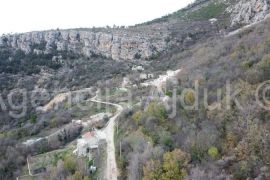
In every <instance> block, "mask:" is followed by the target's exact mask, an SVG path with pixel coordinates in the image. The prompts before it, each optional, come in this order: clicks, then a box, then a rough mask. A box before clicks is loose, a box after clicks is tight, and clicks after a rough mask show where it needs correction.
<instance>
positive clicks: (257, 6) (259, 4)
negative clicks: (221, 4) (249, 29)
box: [227, 0, 270, 26]
mask: <svg viewBox="0 0 270 180" xmlns="http://www.w3.org/2000/svg"><path fill="white" fill-rule="evenodd" d="M227 11H228V12H229V13H231V25H232V26H234V25H237V24H250V23H254V22H258V21H261V20H263V19H264V18H265V17H266V15H267V14H269V12H270V0H240V1H239V2H237V3H236V4H235V5H232V6H230V7H229V8H228V9H227Z"/></svg>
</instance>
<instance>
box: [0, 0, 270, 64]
mask: <svg viewBox="0 0 270 180" xmlns="http://www.w3.org/2000/svg"><path fill="white" fill-rule="evenodd" d="M213 3H214V4H215V3H223V4H224V6H226V7H228V8H227V9H226V11H227V13H229V15H230V21H231V26H235V25H239V24H240V25H242V24H250V23H253V22H257V21H260V20H262V19H264V18H265V17H266V15H267V14H268V13H269V12H270V0H240V1H235V0H224V1H223V0H218V1H213V0H198V1H196V3H194V4H193V5H190V6H189V7H187V8H186V9H185V11H190V12H195V11H199V9H200V8H202V7H206V6H210V7H211V8H208V11H211V12H209V13H210V14H211V13H212V14H213V12H215V14H224V12H221V13H216V11H217V10H218V9H213V8H217V7H218V6H213ZM221 9H223V8H221ZM221 9H220V10H221ZM222 11H224V10H222ZM200 13H203V12H200ZM197 15H198V14H197ZM204 15H205V14H204ZM191 17H192V16H191ZM207 17H208V16H207ZM217 21H218V22H219V21H222V19H219V17H217ZM217 26H218V25H215V24H213V22H209V19H203V20H200V21H198V20H192V19H189V20H187V19H185V20H183V19H180V18H179V19H177V18H176V19H173V20H172V19H168V21H166V23H162V22H159V23H156V24H151V25H142V26H135V27H130V28H99V29H73V30H51V31H43V32H29V33H25V34H13V35H4V36H2V37H0V47H8V48H13V49H20V50H22V51H24V52H25V53H26V54H29V53H34V54H50V53H52V52H54V53H55V52H56V53H57V52H73V53H75V54H78V55H83V56H86V57H91V56H96V55H98V56H102V57H106V58H110V59H113V60H134V59H142V60H147V59H151V58H152V57H156V56H157V55H159V54H160V53H163V52H166V51H168V50H169V49H170V48H171V47H176V46H177V47H181V48H182V47H183V46H186V45H190V44H194V43H195V42H196V41H197V40H201V39H207V38H208V37H210V36H213V35H214V34H216V33H217V32H221V30H222V29H219V28H218V27H217ZM175 45H176V46H175Z"/></svg>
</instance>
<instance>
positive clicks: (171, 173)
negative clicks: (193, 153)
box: [161, 149, 190, 180]
mask: <svg viewBox="0 0 270 180" xmlns="http://www.w3.org/2000/svg"><path fill="white" fill-rule="evenodd" d="M189 161H190V156H189V155H188V154H186V153H185V152H183V151H181V150H180V149H175V150H174V151H172V152H167V153H165V154H164V155H163V166H162V167H163V173H162V175H161V179H162V180H172V179H175V180H181V179H184V178H185V176H186V175H187V172H186V170H185V166H186V165H187V164H188V163H189Z"/></svg>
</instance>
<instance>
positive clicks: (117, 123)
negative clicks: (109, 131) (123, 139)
mask: <svg viewBox="0 0 270 180" xmlns="http://www.w3.org/2000/svg"><path fill="white" fill-rule="evenodd" d="M118 125H119V122H118V121H117V122H116V134H117V135H118V132H119V131H118Z"/></svg>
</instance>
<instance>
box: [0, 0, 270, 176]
mask: <svg viewBox="0 0 270 180" xmlns="http://www.w3.org/2000/svg"><path fill="white" fill-rule="evenodd" d="M269 5H270V1H268V0H250V1H249V0H240V1H236V0H197V1H195V3H194V4H191V5H189V6H188V7H186V8H184V9H181V10H179V11H177V12H175V13H173V14H170V15H168V16H165V17H162V18H158V19H155V20H153V21H151V22H146V23H143V24H139V25H135V26H132V27H115V28H109V27H108V28H92V29H69V30H59V29H57V30H48V31H42V32H29V33H22V34H7V35H3V36H1V37H0V81H1V83H0V120H1V121H0V179H3V180H5V179H8V180H9V179H14V178H15V177H17V176H21V175H24V173H25V170H24V169H23V168H22V167H23V166H25V165H26V164H27V157H28V156H29V155H37V154H43V155H44V154H46V152H49V151H52V150H55V149H59V148H65V147H66V146H68V145H71V146H72V143H70V142H72V141H74V139H76V138H78V137H80V135H81V131H82V127H81V125H79V126H76V127H75V128H74V126H73V125H72V124H73V121H72V120H77V119H83V120H87V119H89V116H90V115H94V114H97V113H101V112H104V111H105V109H106V108H107V107H103V106H101V107H100V108H95V106H93V104H92V103H89V98H90V97H94V96H95V97H96V95H97V93H96V92H100V93H101V98H104V101H110V102H114V103H119V104H121V105H123V106H124V107H126V110H125V111H124V113H123V114H122V117H121V118H120V119H119V123H118V126H117V127H118V129H117V135H116V140H115V141H116V142H115V143H116V144H117V146H116V151H117V152H116V154H117V163H118V171H119V175H120V177H119V178H120V179H145V180H148V179H150V180H151V179H184V178H187V179H247V178H257V179H269V177H270V176H269V173H270V172H269V168H270V167H269V161H270V157H269V153H270V152H269V146H270V143H269V137H268V136H269V134H270V125H269V123H268V121H267V119H268V118H269V112H268V111H267V110H266V109H263V108H259V107H258V106H256V105H255V103H254V101H253V100H254V99H255V98H254V97H253V96H252V95H253V93H254V92H256V87H257V86H258V85H260V83H262V82H264V81H267V80H269V75H270V73H269V68H270V63H269V54H270V48H269V47H270V32H269V25H270V22H269V19H267V16H268V13H269V11H270V6H269ZM149 13H151V12H149ZM263 20H264V21H263ZM261 21H262V22H261ZM254 23H255V24H254ZM250 24H254V26H251V27H247V26H246V25H250ZM237 29H238V30H239V29H240V30H241V31H234V30H237ZM232 31H233V32H235V33H233V34H234V35H231V34H229V33H230V32H232ZM179 69H181V70H179ZM167 70H178V71H177V72H180V73H179V74H178V75H177V76H176V77H175V79H173V80H172V81H168V82H167V83H166V85H164V82H163V80H164V77H166V75H163V76H161V77H160V78H157V80H156V81H155V78H156V76H158V75H160V74H164V72H166V71H167ZM168 73H169V74H170V71H169V72H168ZM148 79H153V81H154V82H157V83H153V84H158V89H159V90H160V89H166V92H164V93H163V92H162V93H161V92H157V94H158V97H152V94H155V93H156V92H155V91H154V92H152V90H153V89H156V88H157V87H152V85H153V84H152V85H151V81H150V80H149V81H150V82H149V81H148ZM160 79H161V80H160ZM165 79H166V80H167V78H165ZM159 80H160V81H161V82H160V81H159ZM145 81H146V82H145ZM195 81H196V82H198V83H199V85H200V86H199V89H198V91H199V92H200V94H204V92H203V91H204V90H205V89H207V91H208V95H209V96H208V99H207V103H208V104H209V105H210V106H209V107H205V106H204V105H205V104H204V102H201V101H200V102H199V103H198V105H199V107H198V109H195V110H194V109H192V110H186V109H184V107H183V106H182V104H181V98H180V97H178V95H181V93H182V92H183V89H185V88H191V89H194V87H196V86H195V85H194V82H195ZM227 81H230V82H231V86H232V87H233V89H234V88H235V89H237V88H240V90H241V92H240V94H237V98H238V99H239V102H240V104H243V105H244V106H243V108H242V109H237V108H236V106H237V102H232V103H231V104H229V105H231V109H225V108H221V109H220V110H214V111H210V110H209V109H211V107H215V105H217V101H218V100H221V102H220V103H221V106H223V105H226V104H225V103H226V98H225V97H224V94H226V82H227ZM159 82H160V83H159ZM149 84H150V85H149ZM85 88H86V89H91V90H93V92H92V91H91V93H88V94H80V96H78V97H77V96H75V95H76V92H81V90H85ZM106 88H109V90H110V92H109V95H108V96H109V97H105V95H106ZM97 89H98V91H97ZM21 90H22V91H21ZM217 90H220V94H221V95H222V97H221V98H220V99H219V98H217ZM69 91H73V93H71V94H72V97H71V100H70V101H71V105H70V104H68V99H64V100H62V99H61V98H60V100H61V101H60V100H59V102H60V103H58V104H57V103H56V104H54V103H50V102H51V100H52V99H54V98H55V97H56V99H57V97H59V96H58V95H59V94H60V97H62V94H63V93H64V94H65V93H66V92H69ZM127 91H128V92H129V91H131V94H132V95H131V97H132V102H126V99H127V97H126V96H128V95H127V94H128V92H127ZM174 92H176V95H177V97H176V102H173V97H174ZM218 93H219V91H218ZM33 94H34V97H33ZM10 95H13V96H12V98H10ZM73 95H74V96H73ZM266 95H267V99H270V98H269V97H268V93H266ZM103 96H104V97H103ZM183 97H184V102H186V103H187V104H189V105H191V104H192V103H193V102H194V101H195V97H194V95H193V93H192V92H186V93H185V94H184V96H183ZM25 98H26V99H27V102H26V103H25V104H24V103H23V102H25V101H24V100H25ZM199 98H202V97H201V96H200V97H199ZM259 98H260V99H262V97H261V96H260V97H259ZM30 100H31V101H30ZM10 102H12V103H10ZM53 102H55V101H53ZM56 102H58V101H56ZM164 102H165V104H166V105H168V106H164V104H163V103H164ZM80 103H82V104H83V106H84V107H86V109H80V107H81V104H80ZM46 104H47V105H48V104H49V105H50V107H52V108H49V110H48V111H40V109H42V106H46ZM51 104H52V105H51ZM20 105H21V106H20ZM173 105H175V106H174V107H175V108H176V113H175V116H173V117H172V116H169V115H170V112H171V111H172V110H173V108H172V107H173ZM266 105H267V106H269V105H268V104H266ZM54 106H55V107H56V108H55V107H54ZM119 106H120V105H119ZM43 109H44V108H43ZM45 109H46V108H45ZM109 110H110V111H111V112H113V109H109ZM21 112H22V113H24V115H23V116H17V117H15V115H20V113H21ZM14 114H15V115H14ZM114 117H116V116H114ZM105 119H108V117H107V118H104V119H103V121H102V122H101V124H95V125H93V126H91V128H89V127H88V129H87V130H85V129H84V131H89V129H93V128H98V127H99V128H100V127H101V128H102V127H103V126H105V125H106V124H107V122H106V120H105ZM114 119H115V118H114ZM111 129H112V128H111ZM110 133H111V134H113V132H110ZM51 134H52V135H55V136H53V139H52V140H53V141H52V142H50V140H49V138H41V139H42V140H39V138H40V137H50V135H51ZM27 140H30V141H27ZM35 141H36V142H37V143H33V145H32V146H25V144H23V143H22V142H35ZM118 144H120V146H118ZM110 145H112V142H111V139H110ZM120 147H121V149H120ZM110 154H113V153H110ZM120 154H121V156H120ZM118 155H119V156H118ZM101 156H102V155H101ZM54 158H55V161H56V162H53V163H52V165H51V166H50V168H48V169H47V170H46V171H45V172H44V173H43V174H42V178H43V179H59V178H60V179H68V177H69V179H72V178H75V177H73V175H74V176H75V175H78V173H77V171H78V172H79V173H82V174H83V175H85V177H86V176H87V175H89V172H88V171H86V170H85V169H84V168H82V167H85V166H86V165H85V164H84V163H85V162H87V163H88V166H89V164H90V162H88V161H85V162H84V161H79V160H77V161H76V163H77V164H76V163H75V165H77V166H76V167H74V166H75V165H74V162H73V161H74V160H72V159H70V158H69V154H68V155H66V156H64V157H62V156H59V157H58V156H55V157H54ZM62 160H63V161H64V162H63V161H62ZM91 163H93V162H91ZM70 164H72V166H69V165H70ZM80 168H81V169H80ZM82 169H83V170H82ZM29 171H30V170H29ZM75 171H76V173H77V174H76V173H75ZM115 171H116V170H114V172H115ZM59 174H60V175H61V176H60V175H59ZM82 174H79V175H78V176H80V177H79V179H80V178H82V177H83V175H82ZM29 175H30V173H29ZM89 176H90V175H89ZM91 177H93V176H91ZM94 178H96V176H94ZM97 179H98V178H97Z"/></svg>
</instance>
